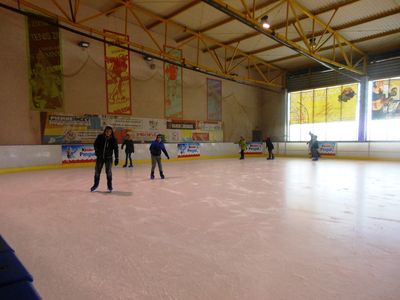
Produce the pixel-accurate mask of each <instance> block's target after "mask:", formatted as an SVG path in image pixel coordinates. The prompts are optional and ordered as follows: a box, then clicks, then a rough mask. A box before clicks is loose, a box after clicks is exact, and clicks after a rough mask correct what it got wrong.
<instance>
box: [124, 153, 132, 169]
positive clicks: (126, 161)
mask: <svg viewBox="0 0 400 300" xmlns="http://www.w3.org/2000/svg"><path fill="white" fill-rule="evenodd" d="M125 154H126V157H125V166H127V165H128V158H129V163H130V164H129V165H130V166H132V152H125Z"/></svg>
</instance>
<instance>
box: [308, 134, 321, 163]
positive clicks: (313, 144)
mask: <svg viewBox="0 0 400 300" xmlns="http://www.w3.org/2000/svg"><path fill="white" fill-rule="evenodd" d="M310 149H311V157H312V160H313V161H316V160H318V158H319V151H318V149H319V143H318V137H317V136H316V135H315V134H314V135H313V137H312V139H311V141H310Z"/></svg>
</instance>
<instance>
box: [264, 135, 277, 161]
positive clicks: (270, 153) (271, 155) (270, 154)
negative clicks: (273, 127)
mask: <svg viewBox="0 0 400 300" xmlns="http://www.w3.org/2000/svg"><path fill="white" fill-rule="evenodd" d="M265 145H266V146H267V150H268V158H267V159H275V156H274V153H273V150H274V144H272V141H271V138H270V137H269V136H268V137H267V139H266V140H265Z"/></svg>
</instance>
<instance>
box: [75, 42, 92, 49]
mask: <svg viewBox="0 0 400 300" xmlns="http://www.w3.org/2000/svg"><path fill="white" fill-rule="evenodd" d="M78 46H79V47H81V48H89V46H90V43H89V42H85V41H80V42H79V43H78Z"/></svg>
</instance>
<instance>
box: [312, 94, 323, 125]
mask: <svg viewBox="0 0 400 300" xmlns="http://www.w3.org/2000/svg"><path fill="white" fill-rule="evenodd" d="M324 122H326V89H316V90H314V123H324Z"/></svg>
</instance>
